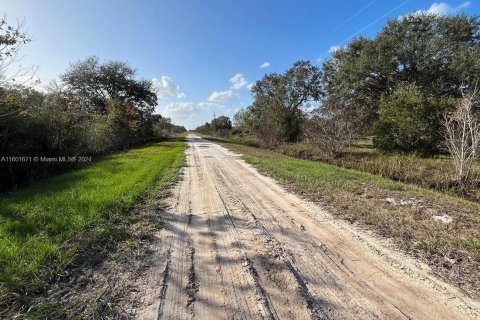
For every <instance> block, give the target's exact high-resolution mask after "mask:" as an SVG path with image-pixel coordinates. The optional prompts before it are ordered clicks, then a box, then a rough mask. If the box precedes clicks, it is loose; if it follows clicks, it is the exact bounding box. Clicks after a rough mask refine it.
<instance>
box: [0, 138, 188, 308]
mask: <svg viewBox="0 0 480 320" xmlns="http://www.w3.org/2000/svg"><path fill="white" fill-rule="evenodd" d="M184 149H185V143H183V142H172V141H168V142H160V143H155V144H152V145H149V146H147V147H142V148H136V149H132V150H129V151H125V152H122V153H119V154H116V155H112V156H109V157H106V158H104V159H102V160H99V161H96V162H94V163H92V164H91V165H89V166H87V167H84V168H82V169H79V170H76V171H72V172H68V173H65V174H62V175H58V176H53V177H50V178H47V179H44V180H41V181H38V182H37V183H35V184H34V185H32V186H30V187H27V188H25V189H22V190H19V191H17V192H15V193H13V194H10V195H4V196H2V197H1V198H0V308H6V306H9V305H11V304H13V303H15V302H18V301H20V300H22V299H24V297H26V296H28V295H30V294H32V293H34V292H36V291H38V290H41V289H42V288H43V287H44V286H45V285H46V283H47V282H48V281H49V280H51V279H52V278H54V277H56V276H57V275H58V274H60V273H61V272H62V270H64V269H65V268H66V267H67V266H68V265H70V264H71V263H72V261H73V260H74V259H75V258H76V255H77V254H78V252H79V251H80V250H82V249H85V248H88V246H92V245H94V244H99V243H101V242H102V241H107V242H108V241H117V240H121V239H124V238H125V237H126V234H125V232H124V230H122V229H121V228H115V227H114V225H112V224H110V223H109V221H115V219H121V217H122V215H123V212H124V210H126V209H127V208H129V206H131V205H133V204H134V203H135V202H136V201H138V199H139V198H140V197H141V196H142V195H143V194H145V192H146V191H147V190H149V189H150V188H152V187H153V186H154V185H157V184H158V183H159V181H164V185H165V186H166V183H167V181H166V180H165V177H164V175H168V176H169V177H171V176H174V175H178V169H175V170H173V171H172V170H171V168H172V166H174V165H175V163H177V162H178V159H179V158H181V157H183V150H184ZM82 234H83V235H88V237H87V238H86V237H82V236H81V235H82Z"/></svg>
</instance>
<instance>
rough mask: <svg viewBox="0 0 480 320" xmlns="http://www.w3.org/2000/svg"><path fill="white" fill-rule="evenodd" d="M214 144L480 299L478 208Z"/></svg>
mask: <svg viewBox="0 0 480 320" xmlns="http://www.w3.org/2000/svg"><path fill="white" fill-rule="evenodd" d="M207 138H208V137H207ZM215 140H216V141H217V142H220V143H222V144H223V145H224V146H225V147H227V148H229V149H231V150H232V151H235V152H239V153H242V154H243V158H244V160H245V161H246V162H248V163H250V164H252V165H254V166H255V167H256V168H258V169H259V170H260V171H261V172H263V173H266V174H269V175H271V176H273V177H274V178H276V179H278V180H280V181H281V182H283V183H284V184H285V185H286V186H287V187H288V188H290V189H292V190H293V191H296V192H297V193H300V194H302V195H303V196H304V197H306V198H309V199H310V200H313V201H315V202H318V203H320V204H321V205H322V206H324V207H327V208H328V209H329V211H330V212H332V213H333V214H335V215H336V216H338V217H340V218H342V219H345V220H347V221H349V222H351V223H355V224H358V225H360V226H362V227H365V228H367V229H369V230H372V231H373V232H375V233H376V234H378V235H380V236H383V237H385V238H388V239H392V240H393V242H394V243H395V245H397V246H398V247H399V248H401V249H402V250H404V251H405V252H407V253H409V254H411V255H413V256H415V257H417V258H420V259H422V260H424V261H425V262H427V263H428V264H429V265H430V266H432V268H433V270H434V271H435V272H436V273H437V274H439V275H440V276H442V277H444V278H445V279H447V280H449V281H451V282H453V283H455V284H457V285H459V286H460V287H461V288H462V289H464V290H466V291H468V292H470V293H471V294H473V295H478V294H479V293H480V279H479V278H478V270H479V269H480V215H478V212H480V204H478V203H476V202H473V201H468V200H465V199H464V198H461V197H457V196H455V195H452V194H448V193H444V192H439V191H435V190H431V189H427V188H422V187H420V186H417V185H413V184H406V183H402V182H398V181H394V180H392V179H388V178H384V177H381V176H379V175H374V174H371V173H366V172H361V171H358V170H353V169H347V168H343V167H339V166H335V165H331V164H327V163H323V162H320V161H309V160H302V159H297V158H292V157H288V156H286V155H284V154H281V153H279V152H275V151H272V150H266V149H261V148H255V147H250V146H246V145H242V144H237V143H232V142H229V141H227V140H223V139H215ZM442 219H443V220H445V219H446V220H449V222H448V223H445V222H442ZM450 220H451V221H450Z"/></svg>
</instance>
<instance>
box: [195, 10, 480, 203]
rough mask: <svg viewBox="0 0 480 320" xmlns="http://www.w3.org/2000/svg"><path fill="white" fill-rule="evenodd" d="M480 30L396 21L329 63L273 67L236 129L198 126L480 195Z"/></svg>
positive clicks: (441, 21) (458, 19)
mask: <svg viewBox="0 0 480 320" xmlns="http://www.w3.org/2000/svg"><path fill="white" fill-rule="evenodd" d="M479 35H480V20H479V19H478V17H476V16H472V17H469V16H466V15H457V16H442V15H432V14H419V13H415V14H410V15H407V16H404V17H401V18H399V19H395V20H390V21H389V22H388V23H387V24H386V25H385V26H384V28H383V29H382V30H381V31H380V32H379V33H378V34H377V35H376V36H375V37H374V38H372V39H370V38H356V39H354V40H352V41H351V42H350V43H348V44H346V45H345V46H343V47H341V48H339V49H338V50H336V51H335V52H334V53H333V54H332V56H331V57H330V58H328V59H326V60H325V61H323V63H322V65H321V66H317V65H314V64H312V63H310V62H309V61H298V62H296V63H294V64H293V66H292V67H291V68H289V69H287V70H286V71H285V72H284V73H281V74H279V73H271V74H266V75H265V76H264V77H263V78H262V79H261V80H259V81H257V82H256V84H255V85H254V86H253V87H252V89H251V90H252V95H253V103H252V104H251V105H250V106H248V107H247V108H245V109H242V110H240V111H238V112H237V113H236V114H235V115H234V117H233V119H232V124H231V129H226V128H228V126H222V127H221V130H220V131H219V130H218V128H217V126H216V125H212V124H213V122H214V121H217V119H214V121H212V122H211V123H206V124H204V125H202V126H200V127H198V128H197V130H196V131H197V132H200V133H203V134H210V135H217V136H222V137H227V136H228V137H229V139H230V140H232V141H238V142H240V143H245V144H247V145H252V146H260V147H266V148H270V149H273V150H277V151H281V152H283V153H285V154H288V155H291V156H296V157H300V158H304V159H317V160H321V161H324V162H328V163H331V164H336V165H341V166H344V167H347V168H355V169H359V170H362V171H365V172H371V173H375V174H379V175H382V176H385V177H389V178H392V179H395V180H399V181H404V182H409V183H415V184H418V185H420V186H423V187H429V188H433V189H437V190H442V191H444V190H448V191H450V192H454V193H456V194H458V195H462V196H464V197H466V198H468V199H478V189H479V181H480V180H479V175H478V174H479V173H480V170H479V168H478V157H479V154H480V153H479V152H478V151H479V147H480V129H479V128H480V113H479V103H480V97H479V94H478V84H479V80H480V79H479V76H478V75H479V74H480V64H479V61H480V36H479ZM227 120H229V119H222V123H228V121H227ZM362 140H363V141H368V142H369V144H368V145H365V144H363V145H362V143H361V141H362Z"/></svg>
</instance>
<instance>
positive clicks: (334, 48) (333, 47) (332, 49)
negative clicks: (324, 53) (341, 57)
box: [328, 46, 340, 54]
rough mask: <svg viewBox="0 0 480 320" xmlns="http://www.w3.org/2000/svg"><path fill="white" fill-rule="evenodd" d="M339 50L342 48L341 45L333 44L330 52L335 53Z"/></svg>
mask: <svg viewBox="0 0 480 320" xmlns="http://www.w3.org/2000/svg"><path fill="white" fill-rule="evenodd" d="M338 50H340V47H339V46H331V47H330V49H328V53H330V54H334V53H335V52H336V51H338Z"/></svg>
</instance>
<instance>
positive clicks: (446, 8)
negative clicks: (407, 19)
mask: <svg viewBox="0 0 480 320" xmlns="http://www.w3.org/2000/svg"><path fill="white" fill-rule="evenodd" d="M471 5H472V3H471V2H470V1H467V2H464V3H462V4H461V5H459V6H456V7H452V6H451V5H449V4H447V3H445V2H434V3H432V5H431V6H430V8H428V9H427V10H418V11H416V12H415V14H420V13H427V14H435V15H441V16H445V15H449V14H456V13H458V12H461V11H462V10H464V9H467V8H468V7H470V6H471Z"/></svg>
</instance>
